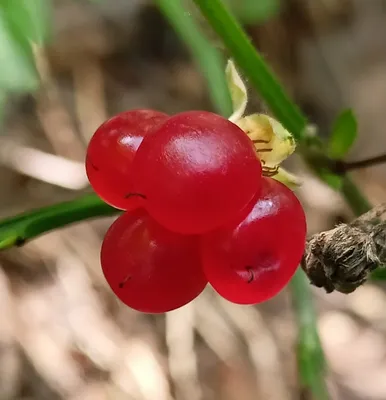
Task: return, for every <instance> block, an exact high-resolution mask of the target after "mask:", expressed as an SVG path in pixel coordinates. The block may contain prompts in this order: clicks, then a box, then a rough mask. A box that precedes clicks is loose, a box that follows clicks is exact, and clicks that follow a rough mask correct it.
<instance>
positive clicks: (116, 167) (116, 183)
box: [86, 109, 168, 210]
mask: <svg viewBox="0 0 386 400" xmlns="http://www.w3.org/2000/svg"><path fill="white" fill-rule="evenodd" d="M167 118H168V116H167V115H166V114H164V113H161V112H158V111H154V110H145V109H144V110H131V111H126V112H123V113H121V114H118V115H116V116H115V117H113V118H111V119H109V120H108V121H106V122H105V123H103V124H102V125H101V126H100V127H99V128H98V129H97V131H96V132H95V133H94V135H93V137H92V138H91V141H90V143H89V145H88V148H87V157H86V172H87V176H88V179H89V181H90V184H91V186H92V187H93V189H94V190H95V192H96V193H97V194H98V195H99V196H100V197H101V198H102V199H103V200H104V201H105V202H106V203H109V204H110V205H112V206H113V207H116V208H120V209H123V210H126V209H133V208H136V207H137V206H138V203H139V200H140V198H138V197H137V198H134V197H130V198H127V194H128V193H129V192H131V191H132V177H133V173H134V172H133V168H132V163H133V158H134V154H135V152H136V151H137V149H138V147H139V145H140V144H141V142H142V140H143V137H144V136H145V135H146V134H148V133H149V132H152V131H153V130H154V129H156V128H158V126H159V125H160V124H161V123H163V122H164V121H166V119H167Z"/></svg>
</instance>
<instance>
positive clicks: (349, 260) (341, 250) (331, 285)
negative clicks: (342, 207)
mask: <svg viewBox="0 0 386 400" xmlns="http://www.w3.org/2000/svg"><path fill="white" fill-rule="evenodd" d="M382 264H386V203H384V204H381V205H379V206H377V207H375V208H373V209H372V210H370V211H369V212H367V213H365V214H363V215H361V216H360V217H359V218H357V219H355V220H354V221H353V222H351V223H349V224H341V225H338V226H337V227H336V228H334V229H331V230H329V231H326V232H321V233H318V234H316V235H313V236H312V237H311V238H310V239H309V240H308V242H307V245H306V250H305V254H304V257H303V261H302V268H303V270H304V271H305V273H306V274H307V276H308V278H309V279H310V281H311V283H312V284H313V285H315V286H317V287H323V288H324V289H325V290H326V292H328V293H330V292H332V291H334V290H336V291H339V292H342V293H351V292H353V291H354V290H355V289H356V288H357V287H359V286H361V285H362V284H363V283H364V282H366V280H367V279H368V277H369V274H370V272H372V271H374V270H375V269H376V268H378V267H379V266H380V265H382Z"/></svg>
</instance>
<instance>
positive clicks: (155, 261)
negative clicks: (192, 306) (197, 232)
mask: <svg viewBox="0 0 386 400" xmlns="http://www.w3.org/2000/svg"><path fill="white" fill-rule="evenodd" d="M101 264H102V269H103V273H104V275H105V278H106V280H107V282H108V283H109V285H110V287H111V289H112V290H113V291H114V293H115V294H116V295H117V297H118V298H119V299H120V300H121V301H122V302H123V303H125V304H126V305H128V306H129V307H131V308H134V309H135V310H139V311H142V312H147V313H162V312H166V311H171V310H174V309H176V308H179V307H181V306H183V305H185V304H187V303H189V302H191V301H192V300H193V299H194V298H196V297H197V296H198V295H199V294H200V293H201V292H202V291H203V289H204V288H205V286H206V284H207V282H208V281H207V279H206V277H205V275H204V273H203V270H202V264H201V258H200V249H199V237H197V236H190V235H179V234H177V233H173V232H170V231H168V230H167V229H165V228H163V227H162V226H160V225H159V224H158V223H157V222H155V221H154V220H153V219H152V218H151V217H150V216H149V215H148V214H147V213H146V212H145V211H144V210H141V209H138V210H134V211H130V212H126V213H124V214H123V215H122V216H120V217H119V218H118V219H117V220H116V221H115V222H114V223H113V224H112V225H111V227H110V229H109V230H108V232H107V234H106V236H105V238H104V241H103V244H102V250H101Z"/></svg>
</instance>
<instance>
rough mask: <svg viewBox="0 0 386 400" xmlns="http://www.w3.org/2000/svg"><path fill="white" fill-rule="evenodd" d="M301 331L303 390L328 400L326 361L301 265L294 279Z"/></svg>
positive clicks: (300, 369)
mask: <svg viewBox="0 0 386 400" xmlns="http://www.w3.org/2000/svg"><path fill="white" fill-rule="evenodd" d="M291 289H292V294H293V304H294V308H295V311H296V312H295V315H296V319H297V325H298V327H299V332H298V347H297V355H298V365H299V375H300V380H301V382H300V383H301V386H302V389H307V388H309V389H310V390H311V392H312V393H313V394H314V395H315V396H316V398H317V399H318V400H328V398H329V396H328V390H327V387H326V384H325V372H326V361H325V358H324V354H323V349H322V345H321V343H320V338H319V334H318V331H317V325H316V314H315V310H314V307H313V299H312V294H311V291H310V289H309V282H308V278H307V277H306V275H305V274H304V272H303V271H302V270H301V269H300V268H299V269H298V271H297V272H296V274H295V276H294V278H293V279H292V281H291Z"/></svg>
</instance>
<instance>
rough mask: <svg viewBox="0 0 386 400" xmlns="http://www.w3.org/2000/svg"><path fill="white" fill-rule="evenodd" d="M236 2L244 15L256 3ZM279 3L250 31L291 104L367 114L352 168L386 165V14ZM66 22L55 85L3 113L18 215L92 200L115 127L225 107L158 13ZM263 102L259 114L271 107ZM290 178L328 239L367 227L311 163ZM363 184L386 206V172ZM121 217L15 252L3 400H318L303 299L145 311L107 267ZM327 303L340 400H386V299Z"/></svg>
mask: <svg viewBox="0 0 386 400" xmlns="http://www.w3.org/2000/svg"><path fill="white" fill-rule="evenodd" d="M15 1H16V0H15ZM31 1H32V0H31ZM208 1H210V0H208ZM229 1H230V2H233V7H234V8H235V10H236V11H237V8H238V7H239V6H240V4H241V3H243V2H244V1H245V0H229ZM249 1H250V0H249ZM255 1H256V2H258V1H259V0H255ZM186 2H187V3H189V0H186ZM272 2H273V3H275V4H277V5H278V7H277V8H275V10H274V11H273V12H270V13H268V14H270V15H269V17H267V16H266V17H265V18H264V19H262V18H259V17H258V15H260V14H258V15H257V16H256V15H255V16H254V15H252V14H251V13H246V14H245V13H244V15H242V13H241V14H240V18H244V20H243V22H245V23H246V24H247V28H248V31H249V34H250V35H251V37H252V39H253V41H254V43H255V44H256V46H257V47H258V48H259V49H260V50H261V51H262V53H263V54H264V55H265V57H266V58H267V59H268V60H269V62H270V63H271V65H272V66H273V68H274V69H275V71H276V73H277V74H278V75H279V76H280V79H281V81H282V82H283V83H284V84H285V86H286V87H287V89H288V91H289V92H290V93H291V95H292V96H293V97H294V98H295V99H296V101H297V102H298V104H299V105H300V106H301V107H302V108H303V109H304V110H305V112H306V113H307V115H308V116H309V117H310V118H311V119H312V120H313V121H314V122H315V123H317V124H318V125H319V126H320V127H321V131H322V132H325V133H326V132H327V131H328V129H329V127H330V125H331V123H332V121H333V119H334V117H335V116H336V114H337V113H338V112H339V111H340V110H341V109H342V108H346V107H352V108H353V109H354V110H355V112H356V114H357V116H358V120H359V135H360V136H359V139H358V141H357V143H356V145H355V147H354V149H353V151H352V152H351V153H350V157H349V158H350V159H351V160H357V159H362V158H365V157H370V156H373V155H378V154H381V153H383V152H386V137H385V126H386V106H385V104H386V1H384V0H281V1H273V0H272ZM264 3H266V2H264ZM188 6H190V5H189V4H188ZM239 9H240V8H239ZM53 11H54V12H53V17H52V18H53V21H54V22H53V37H52V40H51V42H50V43H49V45H48V46H47V47H46V49H44V50H40V51H37V52H36V53H35V56H36V62H37V65H38V69H39V73H40V77H41V79H42V85H41V89H40V90H39V92H38V93H35V94H34V95H19V96H12V97H10V98H9V99H8V101H7V103H6V106H5V107H4V109H3V110H2V114H3V118H2V121H1V128H0V215H1V216H2V217H3V216H11V215H13V214H14V213H18V212H22V211H26V210H29V209H31V208H36V207H41V206H44V205H49V204H53V203H55V202H58V201H63V200H69V199H73V198H76V197H77V196H79V195H81V194H83V193H88V192H90V191H91V190H90V187H89V186H88V182H87V178H86V176H85V172H84V166H83V161H84V155H85V147H86V145H87V142H88V140H89V139H90V137H91V135H92V134H93V132H94V130H95V129H96V128H97V127H98V126H99V124H101V123H102V122H103V121H104V120H105V119H107V118H108V117H109V116H111V115H113V114H115V113H118V112H120V111H124V110H127V109H130V108H138V107H149V108H155V109H159V110H161V111H164V112H168V113H176V112H179V111H183V110H187V109H207V110H211V109H212V108H211V107H212V106H211V104H210V101H209V96H208V93H207V89H206V82H205V80H204V78H203V77H202V75H201V74H200V72H199V70H198V68H197V66H196V64H195V62H194V60H192V59H191V57H190V55H189V51H188V50H187V49H186V47H185V46H184V44H183V43H181V41H180V40H179V38H178V37H177V36H176V34H175V33H174V31H173V29H171V28H170V26H169V25H168V23H167V22H166V21H165V20H164V18H163V17H162V15H161V14H160V13H159V11H158V10H157V8H156V7H155V6H154V4H153V3H152V1H147V0H101V1H98V2H96V1H95V2H91V1H90V2H88V1H87V0H73V1H71V0H60V1H59V0H57V1H54V10H53ZM193 12H194V11H193ZM268 14H266V15H268ZM203 28H204V29H205V30H206V28H205V27H203ZM206 31H207V30H206ZM207 33H208V34H209V36H212V34H211V33H210V32H207ZM0 73H1V71H0ZM250 94H251V102H252V105H251V110H252V111H254V112H256V111H261V110H264V106H263V105H262V104H260V102H259V99H258V97H257V96H256V94H254V93H253V92H251V93H250ZM288 167H289V168H290V169H291V170H292V171H293V172H297V173H298V174H299V175H301V176H302V178H303V181H304V183H303V186H302V188H301V189H300V190H299V191H298V195H299V197H300V198H301V200H302V202H303V204H304V206H305V209H306V211H307V216H308V221H309V231H310V234H311V233H314V232H317V231H320V230H325V229H329V228H331V227H332V226H333V225H334V224H335V223H337V222H340V221H348V220H349V219H350V218H352V215H351V214H350V213H349V211H348V209H347V207H346V205H345V203H344V201H343V200H342V198H341V197H340V196H339V195H338V194H337V193H335V192H334V191H332V190H331V189H329V188H327V187H326V186H325V185H324V184H322V183H321V182H320V181H319V180H317V179H316V178H315V177H313V176H312V174H311V173H310V172H309V171H307V170H306V168H305V166H304V165H303V164H302V162H301V161H300V160H299V159H298V158H297V157H296V156H294V157H292V158H291V159H290V160H289V162H288ZM354 177H355V179H356V181H357V182H358V183H359V185H360V186H361V187H362V188H363V190H364V191H365V193H366V194H367V195H368V196H369V198H370V200H371V201H372V202H373V203H374V204H376V203H380V202H382V201H385V198H386V185H385V179H386V178H385V177H386V175H385V168H384V167H382V166H379V167H375V168H369V169H366V170H362V171H360V172H357V173H356V174H355V175H354ZM112 220H113V219H112V218H102V219H99V220H95V221H91V222H87V223H82V224H79V225H75V226H71V227H68V228H65V229H63V230H60V231H55V232H52V233H50V234H47V235H44V236H42V237H40V238H38V239H36V240H34V241H32V242H31V243H29V244H27V245H26V246H24V247H23V248H19V249H11V250H7V251H5V252H2V253H1V254H0V400H14V399H15V400H16V399H17V400H59V399H60V400H62V399H63V400H64V399H65V400H110V399H114V400H255V399H259V400H295V399H296V400H297V399H299V400H300V399H302V400H305V399H307V400H308V399H310V397H309V394H307V393H305V392H303V391H302V390H300V387H299V383H298V372H297V366H296V355H295V344H296V332H297V330H296V324H295V323H294V315H293V311H292V307H291V298H290V296H289V293H288V292H287V291H284V292H283V293H281V294H280V295H279V296H278V297H277V298H275V299H273V300H271V301H269V302H267V303H265V304H262V305H259V306H257V307H240V306H235V305H232V304H230V303H227V302H225V301H222V300H221V299H220V298H219V297H218V296H215V295H214V294H213V292H212V291H211V290H210V289H208V290H206V291H205V293H204V294H203V295H202V296H200V297H199V298H198V299H197V300H196V301H194V302H193V303H191V304H190V305H188V306H186V307H184V308H182V309H180V310H177V311H174V312H171V313H169V314H167V315H160V316H151V315H143V314H140V313H137V312H135V311H131V310H130V309H128V308H126V307H124V306H122V305H121V304H120V303H119V301H118V300H116V298H115V297H114V295H113V294H112V292H111V291H110V290H109V288H108V287H107V285H106V283H105V281H104V279H103V277H102V274H101V270H100V264H99V249H100V245H101V240H102V238H103V234H104V233H105V231H106V229H107V228H108V226H109V225H110V224H111V222H112ZM313 293H314V297H315V302H316V305H317V309H318V326H319V328H320V335H321V340H322V343H323V346H324V349H325V352H326V357H327V360H328V363H329V373H328V385H329V388H330V392H331V399H342V400H362V399H374V400H384V399H386V379H385V377H386V341H385V335H386V311H385V310H386V293H385V290H384V288H383V287H382V286H381V285H380V284H375V283H369V284H367V285H365V286H364V287H362V288H360V289H358V290H357V291H356V292H354V293H353V294H351V295H349V296H345V295H340V294H329V295H326V294H324V293H323V291H322V290H318V289H315V290H313Z"/></svg>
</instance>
